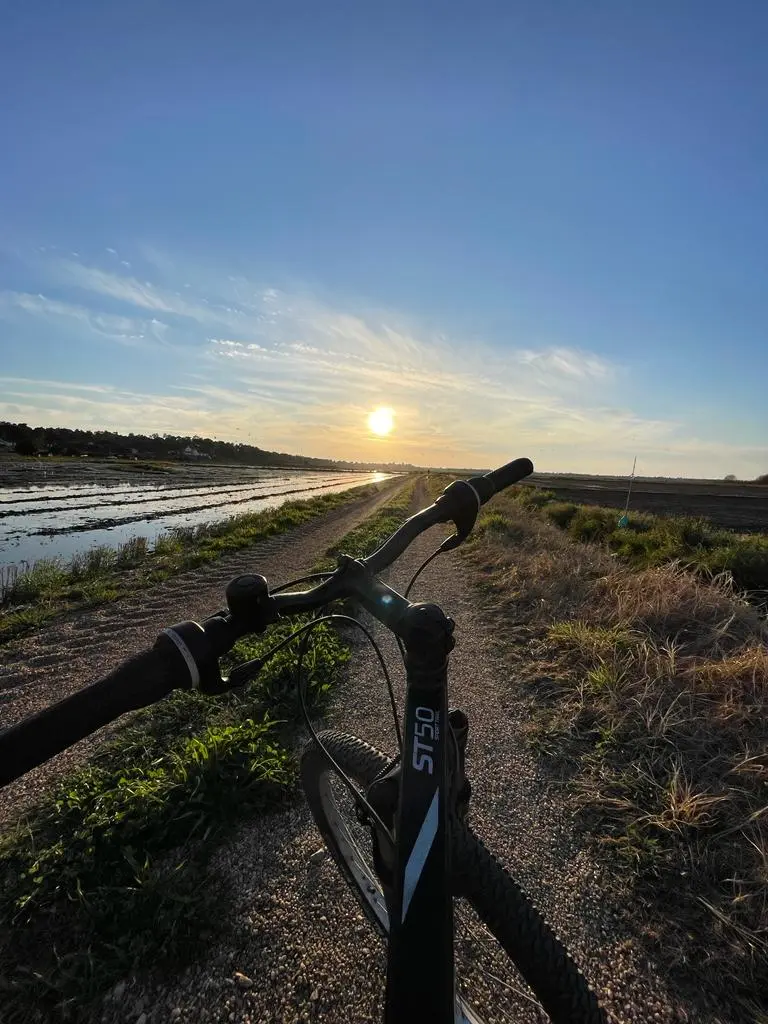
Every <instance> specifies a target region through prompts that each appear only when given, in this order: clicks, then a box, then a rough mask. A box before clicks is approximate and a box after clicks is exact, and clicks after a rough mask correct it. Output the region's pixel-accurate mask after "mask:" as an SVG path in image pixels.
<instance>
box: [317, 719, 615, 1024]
mask: <svg viewBox="0 0 768 1024" xmlns="http://www.w3.org/2000/svg"><path fill="white" fill-rule="evenodd" d="M319 739H320V741H321V743H322V744H323V746H324V747H325V748H326V749H327V751H328V753H329V754H330V755H331V757H332V758H333V759H334V761H335V762H336V763H337V764H338V766H339V767H340V768H341V770H342V771H343V772H344V774H345V775H347V776H348V777H349V778H350V779H351V780H352V781H353V782H355V783H356V784H357V785H358V786H360V787H362V788H363V789H364V788H366V787H367V786H370V784H371V783H372V782H373V780H374V779H375V778H376V777H377V776H378V775H379V774H380V773H381V772H382V771H383V770H384V769H385V768H387V766H388V765H389V764H390V761H391V759H390V758H389V757H387V755H386V754H383V753H381V751H379V750H376V749H375V748H374V747H371V746H369V744H367V743H364V742H363V741H362V740H359V739H357V738H356V737H354V736H349V735H347V734H346V733H341V732H336V731H335V730H329V731H327V732H322V733H320V736H319ZM301 781H302V785H303V787H304V792H305V794H306V798H307V803H308V804H309V808H310V810H311V812H312V816H313V818H314V820H315V824H316V825H317V828H318V829H319V831H320V834H321V835H322V837H323V840H324V841H325V845H326V847H327V849H328V851H329V853H330V854H331V856H332V857H333V859H334V861H335V862H336V866H337V867H338V869H339V872H340V873H341V875H342V877H343V878H344V880H345V881H346V882H347V884H348V885H349V886H350V888H351V890H352V892H353V894H354V896H355V898H356V899H357V900H358V902H359V903H360V905H361V907H362V909H363V911H364V912H365V914H366V916H367V917H368V919H369V920H370V921H371V923H372V924H373V925H374V927H375V928H376V930H377V931H378V932H379V934H381V935H386V934H387V933H388V931H389V915H388V913H387V905H386V901H385V899H384V894H383V892H382V888H381V884H380V882H379V880H378V878H377V877H376V873H375V871H374V868H373V863H372V857H371V855H370V853H369V854H367V855H366V853H364V850H367V849H369V848H370V836H369V835H368V833H367V831H366V830H365V829H363V827H362V826H361V825H360V824H359V823H358V822H357V820H356V818H355V816H354V813H353V812H352V810H351V806H350V804H351V801H350V800H349V795H348V793H347V791H346V787H344V786H343V784H342V783H341V782H340V781H339V779H338V777H337V775H336V773H335V771H334V769H333V768H332V767H331V765H330V764H329V763H328V760H327V758H326V757H325V754H324V753H323V751H322V750H321V749H320V748H319V747H318V746H317V745H316V744H314V743H312V744H310V745H309V746H308V747H307V748H306V750H305V752H304V755H303V757H302V762H301ZM345 794H346V799H345ZM451 852H452V863H453V879H452V881H453V890H454V895H455V896H462V897H464V898H465V899H466V900H467V901H468V902H469V903H470V904H471V905H472V907H473V908H474V910H475V911H476V913H477V915H478V916H479V917H480V919H481V920H482V921H483V923H484V924H485V926H486V927H487V928H488V930H489V931H490V932H491V934H492V935H493V936H494V938H495V939H496V940H497V941H498V943H499V944H500V945H501V947H502V948H503V950H504V951H505V953H506V954H507V956H508V957H509V958H510V959H511V960H512V961H513V962H514V963H515V965H516V967H517V968H518V970H519V972H520V974H521V975H522V977H523V978H524V979H525V981H526V982H527V983H528V985H530V987H531V989H532V990H533V992H534V993H535V995H536V997H537V999H538V1000H539V1003H540V1004H541V1007H542V1008H543V1009H544V1010H545V1011H546V1012H547V1014H548V1015H549V1018H550V1020H551V1021H553V1024H606V1021H607V1018H606V1016H605V1013H604V1011H603V1010H602V1009H601V1008H600V1005H599V1003H598V1001H597V998H596V996H595V994H594V993H593V992H592V990H591V989H590V987H589V985H588V984H587V981H586V979H585V978H584V976H583V975H582V974H581V972H580V971H579V969H578V967H577V966H576V964H575V963H574V961H573V960H572V959H571V957H570V955H569V953H568V951H567V950H566V948H565V947H564V946H563V944H562V943H561V942H560V941H559V939H558V938H557V937H556V936H555V935H554V933H553V932H552V930H551V929H550V928H549V925H548V924H547V923H546V921H545V920H544V918H543V917H542V916H541V914H540V913H539V911H538V910H537V909H536V907H535V906H534V905H533V903H532V902H531V900H530V899H529V897H528V896H527V895H526V894H525V893H524V892H523V890H522V889H520V888H519V887H518V886H517V884H516V883H515V882H514V880H513V879H512V878H511V877H510V876H509V875H508V874H507V872H506V871H505V870H504V869H503V868H502V867H501V865H500V864H499V863H498V861H497V860H496V859H495V858H494V857H493V856H492V854H490V853H489V851H488V850H487V849H486V848H485V846H484V845H483V844H482V842H481V841H480V840H479V839H478V838H477V837H476V836H475V834H474V833H473V832H472V831H471V829H469V828H468V827H467V826H466V825H465V824H464V823H461V822H458V821H457V822H454V823H453V826H452V846H451ZM460 1002H461V1013H462V1016H461V1017H459V1018H458V1019H459V1020H461V1021H463V1022H465V1024H479V1018H478V1017H477V1015H476V1014H475V1013H474V1011H472V1010H471V1009H470V1007H469V1006H467V1004H465V1003H464V1001H463V1000H461V1001H460Z"/></svg>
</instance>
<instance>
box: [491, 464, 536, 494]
mask: <svg viewBox="0 0 768 1024" xmlns="http://www.w3.org/2000/svg"><path fill="white" fill-rule="evenodd" d="M532 472H533V463H532V462H531V460H530V459H515V460H514V462H508V463H507V464H506V466H502V467H501V468H500V469H494V471H493V472H492V473H488V474H487V475H488V478H489V479H490V481H491V483H492V484H493V487H494V490H495V491H496V493H498V492H499V491H503V490H504V488H505V487H510V486H511V485H512V484H516V483H517V482H518V480H522V479H523V478H524V477H526V476H530V475H531V473H532Z"/></svg>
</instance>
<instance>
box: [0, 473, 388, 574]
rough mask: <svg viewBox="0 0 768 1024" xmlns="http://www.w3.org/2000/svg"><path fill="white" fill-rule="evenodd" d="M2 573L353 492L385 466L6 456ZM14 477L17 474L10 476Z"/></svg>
mask: <svg viewBox="0 0 768 1024" xmlns="http://www.w3.org/2000/svg"><path fill="white" fill-rule="evenodd" d="M6 467H9V471H8V472H6V473H5V479H4V486H0V571H2V569H3V568H4V567H5V568H6V569H7V568H8V567H9V566H24V565H31V564H32V563H33V562H35V561H37V560H38V559H40V558H51V557H59V558H62V557H63V558H65V559H66V558H69V557H72V556H73V555H75V554H77V553H79V552H85V551H87V550H89V549H90V548H93V547H94V546H97V545H107V546H109V547H113V548H114V547H118V546H119V545H121V544H125V543H127V542H129V541H131V540H132V539H133V538H144V539H145V540H147V541H148V542H149V543H150V544H151V543H153V542H154V541H155V540H156V539H157V538H158V537H159V536H160V535H161V534H162V533H164V532H166V531H168V530H172V529H175V528H179V527H194V526H199V525H201V524H203V523H211V522H216V521H220V520H222V519H227V518H229V517H230V516H233V515H238V514H240V513H243V512H261V511H265V510H267V509H271V508H276V507H278V506H279V505H281V504H283V502H285V501H291V500H297V499H305V498H311V497H314V496H315V495H317V494H328V493H334V492H338V491H345V490H349V489H350V488H352V487H357V486H359V485H360V484H364V483H378V482H381V481H383V480H385V479H387V478H388V477H387V474H384V473H350V472H345V473H336V472H329V471H322V472H318V471H305V470H293V469H263V468H253V469H251V468H249V467H240V466H238V467H227V466H211V465H210V464H208V465H206V466H199V465H198V466H195V465H184V464H176V465H174V464H170V463H168V464H152V463H149V464H141V463H120V462H117V461H116V462H110V461H102V462H99V461H97V460H90V459H89V460H87V461H86V460H83V461H82V462H79V461H78V460H74V459H69V460H66V461H61V462H58V461H53V460H45V461H43V460H39V462H36V461H33V460H27V461H25V462H22V461H21V460H16V461H10V462H9V463H6ZM9 478H10V479H9Z"/></svg>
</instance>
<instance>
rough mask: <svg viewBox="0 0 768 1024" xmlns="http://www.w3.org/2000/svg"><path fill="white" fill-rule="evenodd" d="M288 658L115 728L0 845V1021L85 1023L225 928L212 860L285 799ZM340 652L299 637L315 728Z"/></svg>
mask: <svg viewBox="0 0 768 1024" xmlns="http://www.w3.org/2000/svg"><path fill="white" fill-rule="evenodd" d="M412 493H413V484H411V485H410V486H406V487H405V488H403V489H401V490H400V491H399V492H398V493H396V494H395V495H394V496H393V497H392V498H391V499H390V501H389V502H387V503H385V504H384V505H383V506H382V507H381V508H380V509H379V510H377V512H376V513H374V515H372V516H371V517H370V518H369V519H368V520H366V521H365V522H364V523H363V524H362V525H361V526H360V527H358V528H357V529H355V530H353V531H352V532H351V533H350V534H349V535H348V536H347V537H345V538H344V540H343V541H342V542H341V543H339V544H337V545H334V548H333V552H338V551H341V550H343V551H345V552H347V553H349V554H352V555H363V554H367V553H369V552H370V551H373V550H375V548H376V547H378V546H379V544H380V543H381V542H382V541H383V540H384V539H385V537H386V536H387V535H388V534H389V533H390V532H391V530H392V529H394V528H395V527H396V526H397V525H399V524H400V523H401V522H402V521H403V519H404V518H406V516H407V515H408V512H409V509H410V501H411V497H412ZM334 497H335V496H334ZM318 500H321V499H315V501H318ZM306 504H313V503H311V502H308V503H306ZM283 508H285V506H283ZM281 511H282V509H279V510H278V512H281ZM329 554H331V552H329ZM334 561H335V560H334ZM308 568H310V567H308ZM299 624H300V623H297V622H295V621H294V622H292V623H284V624H278V625H276V626H275V627H272V628H271V629H270V630H269V631H268V632H267V633H266V634H265V635H264V636H259V637H254V638H246V639H244V640H242V641H240V642H239V643H238V644H237V646H236V647H235V649H234V651H233V653H232V655H231V657H230V659H229V661H228V667H229V668H231V667H232V666H234V665H236V664H240V663H242V662H244V661H248V660H251V659H253V658H259V657H262V656H263V655H264V654H266V653H267V652H268V651H269V650H270V649H271V648H272V647H273V646H274V645H275V644H276V643H277V642H278V641H279V640H281V639H284V638H286V637H287V636H288V635H290V633H291V632H292V631H293V630H294V629H295V628H296V627H297V625H299ZM297 649H298V641H296V642H294V643H292V644H290V645H289V646H287V647H286V648H284V649H283V650H282V651H280V652H279V653H278V654H277V655H275V656H274V657H273V658H272V659H271V660H270V661H269V662H268V663H267V665H266V666H265V668H264V669H263V670H262V672H261V673H260V675H259V677H258V679H256V680H254V681H253V682H252V683H250V684H249V685H248V686H246V687H244V688H243V689H242V690H240V691H238V692H236V693H235V692H232V693H228V694H224V695H222V696H218V697H206V696H203V695H201V694H198V693H190V692H185V691H182V692H178V693H174V694H172V695H171V696H170V697H168V698H167V699H166V700H164V701H162V702H160V703H159V704H157V705H155V706H153V707H152V708H149V709H145V710H143V711H139V712H136V713H134V714H133V715H131V716H129V717H128V718H127V719H126V723H125V724H123V725H121V726H118V727H117V728H116V729H115V731H114V733H113V735H112V738H111V739H110V740H109V741H108V742H106V743H105V744H104V745H103V746H102V747H101V748H100V750H99V752H98V754H97V755H96V756H95V757H93V758H92V759H91V760H90V761H89V762H88V763H87V764H86V765H85V766H83V767H82V768H81V769H80V770H78V771H76V772H75V773H73V774H70V775H68V776H67V777H66V778H62V779H61V781H60V782H59V784H58V785H57V787H56V789H55V790H54V791H53V792H51V793H48V794H46V795H45V796H44V797H43V798H42V800H41V802H40V803H39V805H38V806H37V807H36V808H34V809H33V810H32V811H31V812H30V813H29V814H28V815H27V816H26V817H25V818H24V820H23V821H22V822H20V823H19V825H18V827H16V828H15V829H14V830H13V831H11V832H10V833H9V834H7V835H6V836H5V837H4V838H2V839H0V921H2V924H3V927H2V929H0V1004H2V1006H3V1008H4V1014H5V1016H4V1017H3V1020H7V1021H8V1022H9V1024H15V1022H21V1021H24V1022H28V1021H47V1020H50V1019H51V1014H53V1013H55V1014H56V1016H57V1018H62V1019H72V1020H77V1019H79V1018H87V1019H92V1018H93V1016H94V1015H95V1014H97V1012H98V1011H97V1007H98V1000H99V999H100V998H102V997H103V996H104V994H105V993H107V992H108V991H109V990H110V989H111V987H112V986H114V985H115V983H118V982H120V981H121V980H123V979H125V978H126V977H127V976H128V975H130V974H133V973H136V972H140V971H142V970H148V969H150V968H154V967H158V966H159V967H160V968H161V969H168V970H174V969H178V968H179V966H180V965H183V964H184V963H185V962H189V960H190V959H192V958H194V957H195V956H196V955H200V954H201V952H202V950H203V949H205V948H206V946H207V945H210V943H211V941H212V940H213V938H214V937H215V936H216V934H217V933H218V931H219V929H220V928H222V927H225V926H226V921H227V912H226V907H227V900H228V892H227V889H226V884H225V882H224V880H223V879H222V878H220V877H217V876H216V875H215V873H214V872H213V871H212V870H211V867H210V861H211V858H212V856H213V854H214V853H215V851H216V850H217V849H218V847H219V846H220V845H221V843H222V842H223V840H224V839H225V838H226V836H227V835H228V834H229V833H231V831H232V829H233V828H234V827H236V826H237V825H238V824H239V823H241V822H242V821H244V820H245V819H252V818H253V816H254V815H255V814H263V813H268V812H270V811H274V810H276V809H278V808H279V807H280V806H282V805H284V804H285V803H286V802H288V801H291V800H294V799H296V796H297V792H298V791H297V783H296V756H295V753H294V751H295V747H296V743H297V739H298V734H299V731H300V727H301V720H300V716H299V712H298V704H297V696H296V654H297ZM349 653H350V652H349V648H348V646H347V645H346V643H345V641H344V639H343V636H342V635H341V634H340V633H338V632H337V631H336V630H334V629H332V628H330V627H329V626H328V625H327V624H321V625H319V626H318V627H317V628H316V629H315V631H314V632H313V634H312V643H311V645H310V648H309V653H308V656H307V658H306V659H305V678H306V680H307V697H308V703H309V706H310V708H311V710H312V711H313V712H314V713H318V712H320V711H321V710H322V708H323V707H324V705H325V702H326V701H327V699H328V697H329V695H330V693H331V690H332V689H333V687H334V686H335V685H336V684H337V683H338V682H339V680H340V678H341V677H342V673H343V670H344V666H345V664H346V662H347V660H348V658H349Z"/></svg>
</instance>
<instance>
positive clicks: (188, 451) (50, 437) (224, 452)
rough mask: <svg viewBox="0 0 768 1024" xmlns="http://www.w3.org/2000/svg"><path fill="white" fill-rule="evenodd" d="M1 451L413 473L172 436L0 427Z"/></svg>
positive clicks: (403, 467) (401, 466)
mask: <svg viewBox="0 0 768 1024" xmlns="http://www.w3.org/2000/svg"><path fill="white" fill-rule="evenodd" d="M0 442H2V445H1V447H2V448H7V449H12V450H13V451H15V452H16V453H17V454H19V455H70V456H73V457H76V456H94V457H100V458H124V459H162V460H168V461H187V462H192V461H206V462H207V461H210V462H219V463H221V462H228V463H237V464H239V465H244V466H278V467H281V468H289V467H292V468H295V469H337V470H382V471H385V472H395V473H404V472H409V471H411V470H414V469H416V468H417V467H416V466H412V465H410V464H407V463H393V462H386V463H382V462H377V463H373V462H370V463H369V462H340V461H336V460H334V459H311V458H308V457H305V456H303V455H288V454H286V453H285V452H271V451H265V450H264V449H263V448H257V447H256V446H255V445H251V444H233V443H231V442H229V441H215V440H213V439H212V438H210V437H199V436H198V435H194V436H191V437H189V436H188V437H184V436H178V435H175V434H150V435H146V434H118V433H115V432H114V431H111V430H70V429H69V428H68V427H30V426H28V425H27V424H26V423H9V422H6V421H0Z"/></svg>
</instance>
